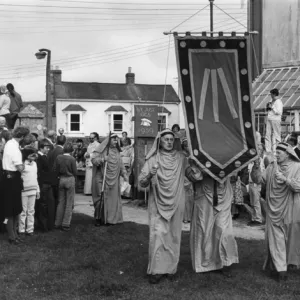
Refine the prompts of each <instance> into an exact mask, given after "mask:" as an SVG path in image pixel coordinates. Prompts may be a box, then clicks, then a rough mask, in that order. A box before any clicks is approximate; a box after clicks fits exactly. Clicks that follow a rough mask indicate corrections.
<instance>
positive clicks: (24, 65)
mask: <svg viewBox="0 0 300 300" xmlns="http://www.w3.org/2000/svg"><path fill="white" fill-rule="evenodd" d="M166 39H167V38H166V37H162V38H158V39H153V40H149V41H145V42H142V43H138V44H133V45H129V46H125V45H124V46H122V47H118V48H115V49H110V50H107V51H103V52H100V53H99V52H95V53H89V54H87V55H88V56H94V55H99V54H104V53H108V52H109V53H112V52H114V51H117V50H122V51H123V50H124V49H128V48H132V47H135V46H139V45H142V44H147V43H152V42H156V41H159V40H166ZM81 57H86V55H80V56H68V57H67V58H63V59H56V60H55V61H56V62H59V61H63V60H66V59H73V58H75V59H76V58H81ZM30 65H31V64H21V65H13V66H15V67H27V66H30ZM13 66H12V65H8V66H5V67H3V66H0V70H1V69H3V68H9V67H13Z"/></svg>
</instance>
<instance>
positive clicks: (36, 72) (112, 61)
mask: <svg viewBox="0 0 300 300" xmlns="http://www.w3.org/2000/svg"><path fill="white" fill-rule="evenodd" d="M167 49H168V47H162V48H158V49H155V50H152V51H148V52H146V53H136V54H134V55H131V54H129V55H127V56H125V57H124V55H120V56H118V57H116V58H113V59H111V60H107V59H106V58H103V60H101V61H99V62H97V65H98V64H106V63H114V62H116V61H120V60H124V59H129V58H135V57H139V56H143V55H149V54H153V53H157V52H161V51H164V50H167ZM88 66H95V65H94V64H92V65H91V64H84V65H79V66H76V67H75V68H72V67H66V68H65V69H66V70H73V69H80V68H86V67H88ZM44 73H45V72H40V71H35V72H32V73H30V74H31V75H34V76H35V77H37V76H43V75H44ZM18 77H19V76H18V74H15V76H6V77H0V80H5V79H12V78H18Z"/></svg>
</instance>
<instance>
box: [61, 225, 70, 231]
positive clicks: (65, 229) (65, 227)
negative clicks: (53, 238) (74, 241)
mask: <svg viewBox="0 0 300 300" xmlns="http://www.w3.org/2000/svg"><path fill="white" fill-rule="evenodd" d="M61 229H62V231H70V227H68V226H63V227H62V228H61Z"/></svg>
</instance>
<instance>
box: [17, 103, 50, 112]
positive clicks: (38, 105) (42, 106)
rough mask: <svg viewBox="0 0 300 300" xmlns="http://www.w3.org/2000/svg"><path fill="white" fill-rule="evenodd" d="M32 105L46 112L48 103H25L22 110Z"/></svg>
mask: <svg viewBox="0 0 300 300" xmlns="http://www.w3.org/2000/svg"><path fill="white" fill-rule="evenodd" d="M28 104H31V105H32V106H34V107H36V108H37V109H38V110H39V111H40V112H42V113H45V112H46V101H23V105H24V106H23V108H22V110H23V109H24V108H25V107H26V106H27V105H28Z"/></svg>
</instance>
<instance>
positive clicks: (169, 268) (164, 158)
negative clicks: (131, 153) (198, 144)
mask: <svg viewBox="0 0 300 300" xmlns="http://www.w3.org/2000/svg"><path fill="white" fill-rule="evenodd" d="M173 146H174V133H173V132H172V131H171V130H169V129H165V130H163V131H162V132H161V133H159V134H158V135H157V137H156V139H155V141H154V144H153V147H152V149H151V150H150V152H149V153H148V155H147V156H146V162H145V165H144V166H143V169H142V171H141V173H140V175H139V184H140V185H141V187H144V188H145V187H147V186H149V185H150V193H149V198H148V212H149V227H150V228H149V229H150V239H149V264H148V271H147V273H148V275H149V281H150V283H158V282H159V281H160V279H161V278H162V277H163V276H164V275H169V276H170V275H173V274H175V273H176V271H177V264H178V260H179V254H180V243H181V229H182V221H183V213H184V208H185V189H184V177H185V169H186V165H187V162H186V157H185V155H184V154H183V153H182V152H181V151H180V152H179V151H177V150H174V149H173Z"/></svg>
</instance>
